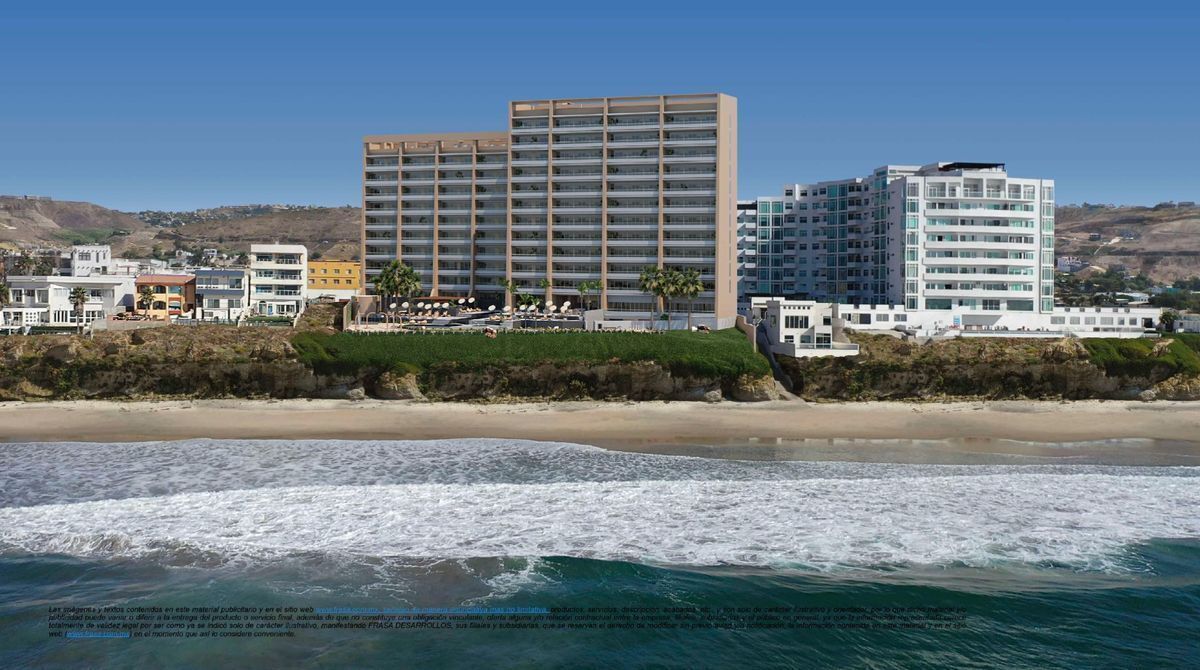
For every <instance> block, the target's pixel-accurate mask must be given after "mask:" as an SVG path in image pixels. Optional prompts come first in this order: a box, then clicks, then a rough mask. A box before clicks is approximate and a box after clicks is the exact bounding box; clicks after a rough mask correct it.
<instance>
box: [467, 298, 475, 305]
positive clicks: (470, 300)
mask: <svg viewBox="0 0 1200 670" xmlns="http://www.w3.org/2000/svg"><path fill="white" fill-rule="evenodd" d="M467 302H469V303H471V304H472V305H474V304H475V298H467Z"/></svg>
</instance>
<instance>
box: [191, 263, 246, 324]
mask: <svg viewBox="0 0 1200 670" xmlns="http://www.w3.org/2000/svg"><path fill="white" fill-rule="evenodd" d="M249 305H250V278H249V276H248V274H247V272H246V270H245V269H244V268H221V269H211V268H209V269H202V270H196V318H197V319H199V320H201V321H237V320H239V319H241V318H242V314H243V313H245V312H246V311H247V310H248V309H249Z"/></svg>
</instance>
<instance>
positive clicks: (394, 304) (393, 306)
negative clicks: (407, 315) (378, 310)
mask: <svg viewBox="0 0 1200 670" xmlns="http://www.w3.org/2000/svg"><path fill="white" fill-rule="evenodd" d="M388 307H390V308H392V309H396V303H392V304H390V305H388Z"/></svg>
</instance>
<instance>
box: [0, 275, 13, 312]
mask: <svg viewBox="0 0 1200 670" xmlns="http://www.w3.org/2000/svg"><path fill="white" fill-rule="evenodd" d="M11 304H12V295H11V293H10V292H9V290H8V284H6V283H5V282H3V281H0V309H4V308H5V307H8V306H9V305H11Z"/></svg>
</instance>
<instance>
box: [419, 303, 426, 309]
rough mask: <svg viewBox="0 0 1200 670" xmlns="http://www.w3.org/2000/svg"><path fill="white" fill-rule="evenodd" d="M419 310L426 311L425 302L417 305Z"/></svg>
mask: <svg viewBox="0 0 1200 670" xmlns="http://www.w3.org/2000/svg"><path fill="white" fill-rule="evenodd" d="M417 309H425V303H423V302H419V303H417Z"/></svg>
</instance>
